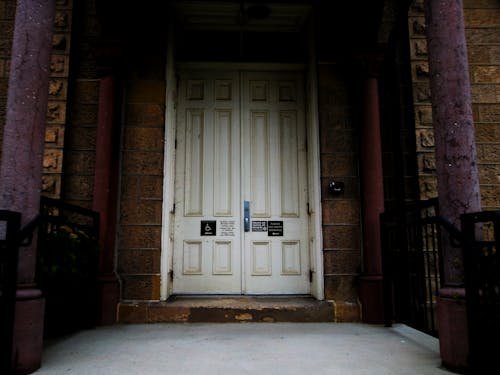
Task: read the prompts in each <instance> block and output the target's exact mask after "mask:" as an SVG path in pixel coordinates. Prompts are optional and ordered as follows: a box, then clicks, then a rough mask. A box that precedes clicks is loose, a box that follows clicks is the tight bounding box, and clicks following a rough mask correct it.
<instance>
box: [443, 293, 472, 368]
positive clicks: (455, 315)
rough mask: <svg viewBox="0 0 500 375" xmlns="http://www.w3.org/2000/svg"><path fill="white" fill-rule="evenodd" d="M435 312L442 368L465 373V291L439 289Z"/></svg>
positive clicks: (467, 354)
mask: <svg viewBox="0 0 500 375" xmlns="http://www.w3.org/2000/svg"><path fill="white" fill-rule="evenodd" d="M437 311H438V314H437V315H438V331H439V349H440V352H441V361H442V363H443V366H444V367H446V368H448V369H449V370H452V371H455V372H459V373H465V372H466V371H467V368H468V357H469V337H468V331H467V305H466V302H465V289H464V288H443V289H440V290H439V296H438V299H437Z"/></svg>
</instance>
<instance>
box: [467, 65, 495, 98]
mask: <svg viewBox="0 0 500 375" xmlns="http://www.w3.org/2000/svg"><path fill="white" fill-rule="evenodd" d="M499 72H500V70H499ZM471 95H472V102H473V103H494V102H495V101H496V100H497V87H496V86H495V85H474V84H473V85H471Z"/></svg>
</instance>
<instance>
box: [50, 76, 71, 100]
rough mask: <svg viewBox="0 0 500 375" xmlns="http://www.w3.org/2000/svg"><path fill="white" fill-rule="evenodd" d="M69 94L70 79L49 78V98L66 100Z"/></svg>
mask: <svg viewBox="0 0 500 375" xmlns="http://www.w3.org/2000/svg"><path fill="white" fill-rule="evenodd" d="M67 94H68V81H67V80H66V79H65V78H51V79H50V80H49V98H50V99H51V100H65V99H66V96H67Z"/></svg>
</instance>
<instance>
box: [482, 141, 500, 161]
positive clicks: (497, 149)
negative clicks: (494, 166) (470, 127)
mask: <svg viewBox="0 0 500 375" xmlns="http://www.w3.org/2000/svg"><path fill="white" fill-rule="evenodd" d="M477 154H478V159H479V160H480V162H482V163H485V162H496V163H498V161H499V160H500V143H485V144H479V145H478V146H477Z"/></svg>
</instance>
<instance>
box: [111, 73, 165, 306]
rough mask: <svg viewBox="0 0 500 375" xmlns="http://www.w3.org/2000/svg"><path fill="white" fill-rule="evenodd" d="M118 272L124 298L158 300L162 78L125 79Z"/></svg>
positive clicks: (163, 97)
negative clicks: (126, 80)
mask: <svg viewBox="0 0 500 375" xmlns="http://www.w3.org/2000/svg"><path fill="white" fill-rule="evenodd" d="M125 111H126V114H125V126H124V135H123V146H122V169H121V199H120V218H119V245H118V247H119V248H118V269H117V271H118V273H119V274H120V276H121V280H122V287H123V289H122V298H123V299H124V300H159V299H160V247H161V227H162V226H161V224H162V221H161V220H162V199H163V145H164V142H163V139H164V127H165V113H164V111H165V82H164V81H163V80H154V79H131V80H129V81H128V82H127V88H126V99H125Z"/></svg>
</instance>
